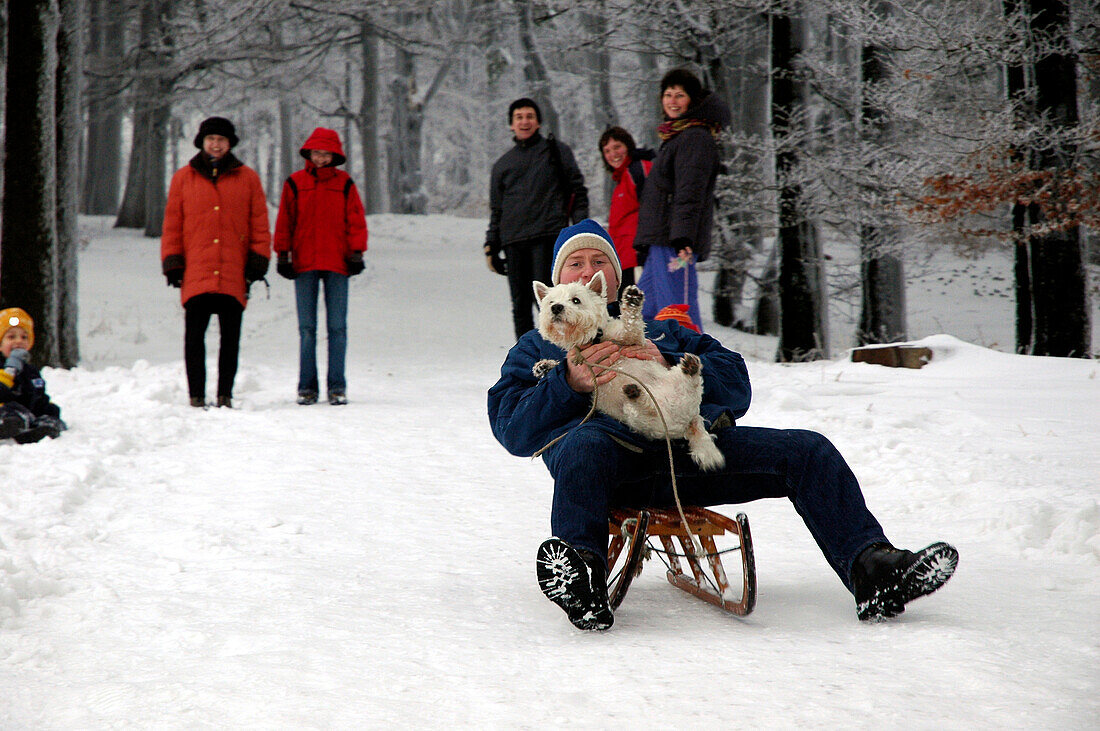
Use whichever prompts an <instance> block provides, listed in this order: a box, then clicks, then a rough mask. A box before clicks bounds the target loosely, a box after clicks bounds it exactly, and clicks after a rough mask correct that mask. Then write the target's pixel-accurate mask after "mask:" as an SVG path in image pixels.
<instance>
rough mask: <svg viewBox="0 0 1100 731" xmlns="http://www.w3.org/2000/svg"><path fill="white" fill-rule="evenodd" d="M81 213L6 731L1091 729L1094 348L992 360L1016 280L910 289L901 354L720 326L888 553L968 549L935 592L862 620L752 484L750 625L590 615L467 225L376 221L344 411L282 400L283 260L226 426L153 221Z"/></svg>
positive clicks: (11, 494)
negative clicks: (493, 421)
mask: <svg viewBox="0 0 1100 731" xmlns="http://www.w3.org/2000/svg"><path fill="white" fill-rule="evenodd" d="M86 225H87V227H88V233H89V245H88V247H87V249H86V250H85V251H84V253H83V256H82V261H81V293H80V294H81V307H82V312H81V315H82V328H81V329H82V337H83V340H82V348H83V356H84V366H83V367H81V368H78V369H75V370H72V371H67V372H66V371H57V370H47V372H46V377H47V379H48V382H49V386H50V392H51V394H52V395H53V397H54V400H55V401H57V402H58V403H59V404H60V405H61V406H62V408H63V412H64V417H65V418H66V420H67V421H68V422H69V424H70V426H71V430H70V431H69V432H67V433H66V434H65V435H64V436H63V437H62V438H60V439H58V440H55V441H47V442H44V443H40V444H36V445H28V446H16V445H14V444H12V443H10V442H5V443H0V697H2V698H3V699H4V702H3V704H0V727H3V728H5V729H7V728H16V729H23V728H26V729H69V728H119V727H131V726H133V727H165V728H207V727H227V728H228V727H232V728H238V727H243V728H358V727H364V728H383V727H386V728H388V727H396V726H401V727H417V728H439V727H465V728H472V727H478V728H481V727H487V728H608V727H628V726H634V727H639V728H700V727H703V728H725V727H733V726H734V725H735V724H740V725H743V726H744V727H746V728H761V727H773V728H774V727H798V726H801V727H848V728H868V729H870V728H875V729H878V728H883V727H886V728H920V729H932V728H937V729H939V728H957V729H969V728H991V729H992V728H1006V727H1015V728H1023V727H1027V728H1050V729H1054V728H1057V729H1066V728H1080V729H1084V728H1096V718H1097V714H1098V712H1100V682H1098V681H1100V633H1098V632H1097V627H1100V505H1098V502H1097V494H1098V488H1100V457H1098V445H1100V378H1098V371H1100V364H1098V363H1097V362H1096V361H1083V360H1066V359H1051V358H1026V357H1020V356H1014V355H1008V354H1005V353H1002V352H996V351H995V350H988V349H984V348H981V347H978V346H977V345H972V344H969V343H979V344H983V345H996V347H998V348H1001V349H1007V348H1008V347H1010V345H1009V344H1010V343H1011V334H1012V320H1011V308H1012V305H1011V299H1008V298H1002V297H984V298H981V299H977V298H976V297H975V296H974V295H973V294H969V293H968V289H970V287H969V285H968V286H967V287H965V288H962V289H959V288H955V289H951V288H949V287H948V286H946V284H945V285H944V286H943V287H939V286H938V284H939V283H936V282H935V279H934V278H933V279H931V280H928V282H926V284H927V286H915V287H913V288H911V290H910V310H911V312H912V313H915V314H914V317H913V329H912V334H913V336H914V337H925V336H930V335H931V336H933V337H929V338H928V339H927V340H926V341H925V342H926V344H928V345H930V346H931V347H932V348H933V349H934V351H935V357H934V360H933V361H932V363H931V364H930V365H928V366H927V367H925V368H924V369H922V370H919V371H910V370H893V369H887V368H882V367H878V366H870V365H865V364H853V363H851V362H848V361H847V360H846V359H845V354H844V353H843V351H842V350H839V349H838V352H837V355H836V356H835V359H834V360H831V361H826V362H821V363H814V364H806V365H797V366H780V365H776V364H774V363H771V362H769V358H770V355H771V352H772V350H773V349H774V340H773V339H768V338H757V337H749V336H745V335H742V334H740V333H736V332H734V331H730V330H723V329H721V328H710V329H711V330H712V332H714V334H716V336H717V337H719V338H720V339H722V340H723V341H724V342H725V343H726V344H727V345H729V346H730V347H732V348H734V349H737V350H741V351H742V352H744V353H745V354H746V355H747V356H748V357H749V358H750V363H749V368H750V373H751V375H752V377H753V382H754V390H755V398H754V403H753V407H752V409H751V410H750V411H749V414H748V416H747V417H746V418H745V420H744V422H745V423H750V424H755V425H768V426H797V427H808V428H814V429H817V430H820V431H823V432H824V433H826V434H828V435H829V436H830V437H831V438H832V439H833V440H834V441H835V442H836V443H837V445H838V446H839V447H840V449H841V450H842V451H843V452H844V453H845V455H846V456H847V457H848V458H849V460H850V461H851V463H852V464H853V467H854V469H855V471H856V473H857V474H858V475H860V476H861V479H862V481H863V484H864V489H865V492H866V495H867V500H868V503H869V504H870V505H871V507H872V510H874V512H875V513H876V514H877V515H878V517H879V519H880V520H881V521H882V523H883V524H884V525H885V526H886V529H887V533H888V534H889V535H890V537H891V538H892V539H893V540H894V542H895V543H897V544H899V545H903V546H906V547H918V546H923V545H924V544H926V543H928V542H930V541H932V540H936V539H942V540H947V541H950V542H952V543H954V544H955V545H956V546H957V547H958V548H959V550H960V553H961V561H960V565H959V571H958V573H957V574H956V576H955V577H954V578H953V579H952V581H951V582H950V583H949V584H948V585H947V586H946V587H945V588H944V589H943V591H941V592H939V593H938V594H937V595H935V596H933V597H930V598H928V599H924V600H921V601H920V602H917V603H915V604H913V605H911V606H910V608H909V610H908V611H907V612H906V613H905V615H903V617H901V618H899V619H898V620H896V621H891V622H888V623H882V624H874V625H867V624H861V623H859V622H857V621H856V618H855V608H854V605H853V602H852V600H851V597H850V596H849V595H848V594H847V593H846V592H845V590H844V588H843V587H842V586H841V584H840V582H839V581H837V580H836V578H835V577H834V576H833V575H832V573H831V571H830V570H829V568H828V566H827V565H826V563H825V561H824V560H823V559H822V558H821V556H820V554H819V553H818V552H817V549H816V547H815V546H814V544H813V541H812V539H811V538H810V536H809V535H808V533H807V532H806V531H805V529H804V528H803V527H802V525H801V522H800V521H799V520H798V518H797V516H796V515H795V514H794V511H793V510H792V509H791V507H790V506H789V504H786V503H785V502H783V501H769V502H767V503H753V504H749V505H747V506H743V508H741V509H744V510H745V511H746V512H747V513H748V514H749V517H750V519H751V521H752V530H753V536H754V540H755V544H756V552H757V556H756V560H757V570H758V575H759V598H758V602H757V608H756V612H755V613H753V614H752V615H751V616H750V617H748V618H746V619H737V618H734V617H732V616H729V615H727V614H724V613H722V612H720V611H718V610H716V609H714V608H712V607H709V606H707V605H704V604H702V603H700V602H698V601H695V600H693V599H691V598H690V597H688V596H687V595H686V594H683V593H681V592H679V591H677V590H676V589H674V588H672V587H670V586H669V585H668V584H667V583H666V582H665V580H664V578H663V572H662V571H660V570H658V567H657V566H654V565H650V566H648V567H647V569H646V571H645V572H644V573H643V574H642V576H641V577H640V578H639V579H638V580H637V581H636V583H635V585H634V588H632V590H631V593H630V595H629V596H628V597H627V599H626V602H625V603H624V604H623V606H622V607H621V608H620V610H619V612H618V613H617V616H616V623H615V627H614V629H613V630H611V631H610V632H608V633H602V634H584V633H579V632H577V631H576V630H574V629H573V628H572V626H570V625H569V624H568V623H567V621H566V620H565V617H564V615H563V614H562V613H561V611H560V610H558V609H557V607H555V606H553V605H551V604H550V603H548V602H547V601H546V600H545V599H544V598H543V596H542V594H541V593H540V592H539V590H538V587H537V585H536V583H535V580H534V556H535V549H536V547H537V546H538V544H539V543H540V542H541V541H542V540H543V539H544V538H545V537H546V536H547V533H548V514H549V503H550V494H551V483H550V479H549V477H548V476H547V474H546V471H545V469H544V468H543V466H542V464H541V463H539V462H531V461H529V460H523V459H516V458H513V457H510V456H509V455H507V454H506V453H505V452H504V450H503V449H502V448H500V447H499V446H498V445H497V444H496V443H495V442H494V441H493V439H492V436H491V434H490V432H489V429H488V425H487V420H486V418H485V414H484V411H485V391H486V389H487V388H488V387H489V386H490V385H491V384H492V382H493V381H494V380H495V377H496V374H497V371H498V368H499V365H500V362H501V360H502V359H503V357H504V354H505V352H506V350H507V348H508V346H509V345H510V341H511V332H510V330H511V325H510V318H509V316H508V314H507V295H506V284H505V282H504V280H503V279H502V278H499V277H495V276H493V275H491V274H489V273H488V272H487V271H486V270H485V266H484V264H483V262H482V258H481V256H480V240H481V237H482V233H483V230H484V222H483V221H478V220H470V219H458V218H451V217H444V216H429V217H419V218H418V217H400V216H378V217H371V220H370V225H371V241H370V246H371V249H370V252H369V254H368V261H369V267H368V270H367V272H366V273H365V274H364V275H363V276H361V277H359V278H358V279H356V280H354V281H353V284H352V302H351V316H350V323H349V325H350V329H351V334H352V336H351V344H350V349H349V354H348V355H349V357H348V362H349V367H348V381H349V396H350V398H351V403H350V405H348V406H347V407H343V408H338V409H337V408H333V407H329V406H327V405H318V406H313V407H308V408H304V407H300V406H297V405H295V404H294V402H293V396H294V384H295V379H296V373H297V364H296V347H297V345H296V343H297V335H296V321H295V318H294V314H293V306H292V297H291V286H290V284H289V283H288V282H286V281H285V280H282V279H278V278H277V277H272V286H271V296H270V299H268V298H266V297H265V295H264V294H263V292H262V288H261V289H260V290H257V291H256V298H255V299H254V300H253V301H252V303H251V304H250V306H249V308H248V311H247V312H246V314H245V319H244V337H243V341H242V348H241V371H240V375H239V377H238V381H237V388H236V396H237V402H238V404H239V408H238V409H234V410H232V411H229V410H225V409H221V410H216V409H214V410H209V411H199V410H195V409H192V408H190V407H189V406H187V405H186V402H187V398H186V397H187V393H186V387H185V380H184V374H183V365H182V360H181V351H182V328H183V318H182V316H181V309H180V307H179V303H178V293H177V291H176V290H169V289H167V288H166V287H165V286H164V284H163V279H162V278H161V277H160V276H159V274H158V272H159V266H158V244H157V242H156V241H154V240H149V239H144V238H141V237H140V236H139V235H138V234H137V232H117V231H112V230H110V229H109V228H108V227H107V226H108V223H107V222H106V221H105V220H103V219H89V220H88V221H87V222H86ZM955 264H956V265H959V266H961V267H967V266H980V267H982V268H985V269H989V270H990V271H999V272H1000V274H1001V275H1004V276H1009V272H1010V268H1009V264H1008V262H1007V261H1005V260H1003V259H999V260H998V259H996V258H994V259H989V260H983V262H982V263H981V264H980V265H971V264H965V263H964V264H959V263H958V262H956V263H955ZM959 273H960V275H961V277H960V279H961V280H963V281H965V278H966V277H967V276H969V274H967V270H966V269H965V268H963V269H959ZM941 290H942V295H940V294H939V293H940V292H941ZM459 292H461V293H462V298H459V297H458V294H457V293H459ZM975 312H977V313H979V314H981V315H983V316H982V317H976V316H975V315H974V313H975ZM1097 319H1100V318H1097ZM976 328H980V331H979V330H978V329H976ZM848 332H850V330H849V331H848ZM848 332H845V331H843V330H842V329H840V327H839V326H838V325H836V324H834V337H840V338H844V337H847V335H848ZM936 333H949V335H937V334H936ZM964 341H965V342H964ZM215 342H216V340H215V338H214V334H213V332H212V333H211V335H210V337H209V338H208V343H209V345H210V350H209V352H210V355H211V366H213V355H214V351H215V350H216V347H214V344H215ZM1094 342H1097V343H1100V333H1098V334H1097V337H1096V338H1095V339H1094ZM322 362H323V361H322ZM735 511H736V509H730V510H729V511H728V512H735Z"/></svg>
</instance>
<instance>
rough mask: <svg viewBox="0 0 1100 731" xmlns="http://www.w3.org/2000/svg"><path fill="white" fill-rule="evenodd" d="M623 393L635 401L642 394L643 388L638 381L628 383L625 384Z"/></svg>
mask: <svg viewBox="0 0 1100 731" xmlns="http://www.w3.org/2000/svg"><path fill="white" fill-rule="evenodd" d="M623 395H624V396H626V397H627V398H628V399H630V400H631V401H633V400H634V399H636V398H638V397H639V396H641V395H642V389H641V387H639V386H638V384H637V383H628V384H626V385H625V386H623Z"/></svg>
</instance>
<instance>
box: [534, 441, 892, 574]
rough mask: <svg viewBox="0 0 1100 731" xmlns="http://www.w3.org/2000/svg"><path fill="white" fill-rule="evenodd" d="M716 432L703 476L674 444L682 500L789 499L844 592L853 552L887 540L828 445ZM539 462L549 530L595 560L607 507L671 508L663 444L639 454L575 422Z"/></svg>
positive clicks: (603, 540) (603, 542) (603, 548)
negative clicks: (549, 493) (545, 479)
mask: <svg viewBox="0 0 1100 731" xmlns="http://www.w3.org/2000/svg"><path fill="white" fill-rule="evenodd" d="M716 435H717V442H716V444H717V445H718V448H719V449H720V450H722V454H723V455H725V457H726V466H725V467H723V468H721V469H718V470H714V471H711V472H703V471H702V470H700V469H699V468H698V467H697V466H696V465H695V463H694V462H692V461H691V458H690V457H689V456H688V455H687V452H686V450H685V449H684V448H683V447H682V446H679V447H675V446H674V455H675V463H676V483H677V486H678V488H679V493H680V501H681V502H682V503H683V504H684V505H703V506H707V505H728V504H731V503H745V502H749V501H752V500H759V499H761V498H787V499H788V500H790V501H791V503H792V504H793V505H794V509H795V510H796V511H797V512H798V514H799V516H801V517H802V520H803V522H804V523H805V524H806V527H807V528H808V529H809V531H810V534H811V535H812V536H813V537H814V540H815V541H816V542H817V545H818V547H819V548H820V549H821V552H822V554H824V556H825V559H826V560H827V561H828V562H829V565H830V566H832V568H833V570H834V571H836V573H837V576H839V577H840V580H841V581H842V582H844V585H845V586H847V587H848V588H849V589H851V581H850V575H851V570H852V563H853V562H854V561H855V558H856V556H858V555H859V553H860V551H862V550H863V549H864V548H867V547H868V546H870V545H871V544H872V543H877V542H880V541H882V542H885V541H886V536H885V535H884V534H883V532H882V526H880V525H879V523H878V521H877V520H876V519H875V516H873V515H872V514H871V512H870V511H869V510H868V509H867V505H866V503H865V502H864V500H863V492H862V491H861V490H860V488H859V483H858V482H857V481H856V477H855V475H854V474H852V470H851V469H849V467H848V464H847V463H846V462H845V461H844V458H843V457H842V456H841V455H840V452H838V451H837V449H836V447H834V446H833V444H832V442H830V441H829V440H828V439H826V438H825V437H824V436H822V435H821V434H818V433H817V432H812V431H804V430H801V429H766V428H762V427H751V426H734V427H729V428H726V429H719V430H718V431H717V432H716ZM681 444H682V443H681ZM543 459H544V461H545V462H546V466H547V467H549V469H550V473H551V474H552V475H553V476H554V504H553V508H552V511H551V515H550V527H551V530H552V531H553V534H554V535H555V536H557V537H558V538H561V539H562V540H564V541H566V542H568V543H570V544H571V545H574V546H578V547H580V548H586V549H588V550H590V551H593V552H595V553H596V554H597V555H602V556H606V555H607V514H608V511H609V509H610V508H612V507H615V506H627V507H646V506H654V507H670V506H672V505H674V504H675V501H674V500H673V495H672V482H671V480H670V478H669V467H668V452H667V451H666V447H665V443H664V442H663V441H660V442H657V441H654V442H649V443H648V444H647V445H646V447H645V448H644V449H643V450H642V451H641V453H638V452H634V451H631V450H629V449H627V448H625V447H623V446H621V445H620V444H618V443H616V442H615V441H614V440H613V439H612V438H611V437H610V436H609V435H608V434H607V433H606V432H604V431H602V430H601V429H599V428H598V427H597V426H595V425H582V426H579V427H577V428H575V429H573V431H571V432H569V434H568V435H567V436H566V437H565V438H564V439H562V441H560V442H559V443H558V444H556V445H555V446H554V447H553V448H552V449H551V450H550V451H549V452H547V453H546V455H544V457H543Z"/></svg>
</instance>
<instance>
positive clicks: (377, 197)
mask: <svg viewBox="0 0 1100 731" xmlns="http://www.w3.org/2000/svg"><path fill="white" fill-rule="evenodd" d="M359 46H360V48H361V49H362V53H363V77H362V85H363V94H362V98H361V99H360V102H359V141H360V142H361V143H362V148H363V180H362V181H361V185H360V186H359V190H360V192H361V193H362V194H363V208H364V209H365V210H366V212H367V213H381V212H382V211H383V210H384V208H383V201H382V190H383V188H382V152H381V150H380V149H379V146H378V78H379V76H378V38H377V37H376V36H375V34H374V32H373V31H372V30H371V24H370V23H369V22H368V21H366V20H364V21H363V22H362V24H361V25H360V26H359Z"/></svg>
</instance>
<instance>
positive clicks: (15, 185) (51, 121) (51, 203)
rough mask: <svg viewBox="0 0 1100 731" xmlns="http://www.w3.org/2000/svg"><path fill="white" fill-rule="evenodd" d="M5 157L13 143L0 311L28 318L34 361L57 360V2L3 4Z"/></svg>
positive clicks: (0, 239) (0, 237) (0, 245)
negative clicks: (18, 311) (15, 162)
mask: <svg viewBox="0 0 1100 731" xmlns="http://www.w3.org/2000/svg"><path fill="white" fill-rule="evenodd" d="M8 13H9V15H8V26H7V30H8V53H9V58H18V59H19V63H18V64H8V65H7V69H6V72H7V73H6V77H7V83H6V88H5V93H6V96H5V103H4V126H5V129H6V140H5V157H11V155H12V153H13V152H16V151H10V150H9V149H8V147H7V145H8V144H10V143H11V142H12V141H13V140H15V141H18V150H17V152H18V155H19V158H20V160H21V164H20V165H19V166H18V168H15V167H12V166H6V167H5V170H4V176H5V181H4V200H3V224H2V228H0V306H3V307H14V306H18V307H22V308H23V309H25V310H27V312H28V313H29V314H30V316H31V317H32V318H34V321H35V324H36V327H35V348H34V360H35V362H36V363H37V364H39V365H50V366H56V365H59V363H60V347H59V327H58V325H59V323H58V292H57V286H56V283H57V274H58V270H57V177H56V171H57V147H56V145H55V142H54V135H55V134H56V131H57V122H56V113H57V101H56V96H57V77H56V74H57V32H58V25H59V15H58V5H57V2H56V0H41V1H40V2H36V3H29V2H26V3H25V2H17V3H9V4H8Z"/></svg>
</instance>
